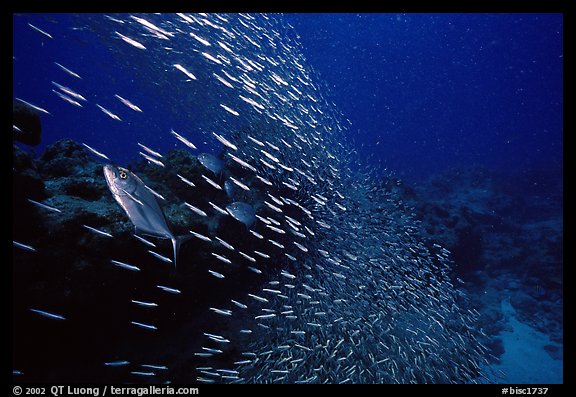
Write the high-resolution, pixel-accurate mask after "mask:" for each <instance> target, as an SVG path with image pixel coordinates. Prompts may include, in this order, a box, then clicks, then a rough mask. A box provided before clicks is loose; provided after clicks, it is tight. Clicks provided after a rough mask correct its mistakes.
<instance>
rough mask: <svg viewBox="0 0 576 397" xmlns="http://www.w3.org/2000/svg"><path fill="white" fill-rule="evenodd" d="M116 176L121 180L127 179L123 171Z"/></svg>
mask: <svg viewBox="0 0 576 397" xmlns="http://www.w3.org/2000/svg"><path fill="white" fill-rule="evenodd" d="M118 175H120V178H121V179H126V178H128V174H127V173H126V171H124V170H122V171H120V173H119V174H118Z"/></svg>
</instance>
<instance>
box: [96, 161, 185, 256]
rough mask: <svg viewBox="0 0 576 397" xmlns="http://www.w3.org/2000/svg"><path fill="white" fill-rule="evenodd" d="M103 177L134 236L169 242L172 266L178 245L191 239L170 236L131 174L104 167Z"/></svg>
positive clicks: (153, 199)
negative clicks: (131, 224) (126, 218)
mask: <svg viewBox="0 0 576 397" xmlns="http://www.w3.org/2000/svg"><path fill="white" fill-rule="evenodd" d="M104 177H105V178H106V183H107V184H108V188H109V189H110V192H112V196H114V199H115V200H116V201H117V202H118V204H119V205H120V207H122V209H123V210H124V212H126V215H128V218H130V221H131V222H132V223H133V224H134V234H137V235H138V234H147V235H150V236H154V237H159V238H167V239H170V240H171V241H172V247H173V250H174V267H176V256H177V255H178V250H179V249H180V245H181V244H182V243H183V242H185V241H186V240H188V239H189V238H191V237H192V236H191V235H184V236H175V235H174V233H172V231H171V230H170V228H169V227H168V224H167V223H166V218H165V217H164V213H163V212H162V210H161V209H160V206H159V205H158V202H157V201H156V197H154V195H153V194H152V193H151V192H150V190H149V189H147V188H146V185H145V184H144V182H142V180H141V179H140V178H138V177H137V176H136V175H135V174H134V173H132V172H131V171H129V170H127V169H126V168H122V167H116V166H113V165H109V164H106V165H105V166H104Z"/></svg>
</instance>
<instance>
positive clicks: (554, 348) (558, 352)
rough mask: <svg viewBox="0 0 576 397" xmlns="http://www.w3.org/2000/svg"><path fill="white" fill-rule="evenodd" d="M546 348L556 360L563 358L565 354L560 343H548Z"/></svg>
mask: <svg viewBox="0 0 576 397" xmlns="http://www.w3.org/2000/svg"><path fill="white" fill-rule="evenodd" d="M544 350H546V352H547V353H548V354H549V355H550V357H552V358H553V359H554V360H562V357H563V354H562V349H561V348H560V346H558V345H546V346H544Z"/></svg>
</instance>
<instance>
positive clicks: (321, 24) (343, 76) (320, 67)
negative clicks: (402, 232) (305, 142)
mask: <svg viewBox="0 0 576 397" xmlns="http://www.w3.org/2000/svg"><path fill="white" fill-rule="evenodd" d="M286 19H287V20H288V21H289V22H290V23H291V24H292V25H293V26H294V27H295V28H296V31H297V32H298V33H299V34H300V38H301V40H302V43H303V51H304V53H305V55H306V56H307V58H308V60H309V61H310V63H311V64H312V65H313V67H314V68H315V69H316V70H317V71H318V72H319V73H320V75H321V76H322V78H323V79H325V83H326V85H327V86H328V88H329V89H330V92H331V94H332V97H333V100H334V102H335V103H336V104H337V105H338V106H339V107H340V108H341V109H342V111H343V112H344V114H345V116H346V117H348V118H349V120H350V121H351V122H352V133H353V135H354V136H355V138H356V139H357V140H358V142H359V143H360V144H363V145H364V149H363V151H364V153H366V154H367V155H373V156H374V160H376V161H381V162H382V163H383V164H385V165H386V166H388V167H389V168H390V169H392V170H396V171H398V172H399V174H400V175H403V176H405V177H408V178H410V179H421V178H424V177H427V176H429V175H430V174H433V173H435V172H438V171H440V170H444V169H446V168H449V167H452V166H456V165H469V164H480V165H485V166H487V167H489V168H494V169H499V170H511V169H512V170H523V169H528V168H540V167H541V168H545V169H548V170H550V171H551V173H552V174H553V173H558V172H559V170H561V168H562V81H563V80H562V64H563V41H562V35H563V31H562V16H561V15H559V14H319V15H314V16H310V15H300V14H290V15H287V16H286Z"/></svg>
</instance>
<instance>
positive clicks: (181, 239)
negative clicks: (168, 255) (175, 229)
mask: <svg viewBox="0 0 576 397" xmlns="http://www.w3.org/2000/svg"><path fill="white" fill-rule="evenodd" d="M192 237H193V236H192V235H191V234H184V235H182V236H176V237H174V238H172V249H173V250H174V269H176V258H177V256H178V251H180V246H181V245H182V244H183V243H185V242H186V241H188V240H189V239H191V238H192Z"/></svg>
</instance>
